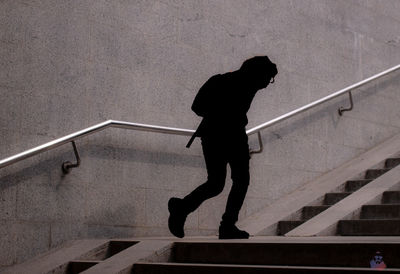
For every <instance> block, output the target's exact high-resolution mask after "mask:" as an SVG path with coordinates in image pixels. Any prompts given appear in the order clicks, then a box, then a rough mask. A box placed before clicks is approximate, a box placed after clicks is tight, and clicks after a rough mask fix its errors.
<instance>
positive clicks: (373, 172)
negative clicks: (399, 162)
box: [365, 168, 390, 180]
mask: <svg viewBox="0 0 400 274" xmlns="http://www.w3.org/2000/svg"><path fill="white" fill-rule="evenodd" d="M389 170H390V168H382V169H368V170H367V172H366V173H365V179H367V180H371V179H372V180H373V179H376V178H378V177H379V176H381V175H382V174H384V173H386V172H388V171H389Z"/></svg>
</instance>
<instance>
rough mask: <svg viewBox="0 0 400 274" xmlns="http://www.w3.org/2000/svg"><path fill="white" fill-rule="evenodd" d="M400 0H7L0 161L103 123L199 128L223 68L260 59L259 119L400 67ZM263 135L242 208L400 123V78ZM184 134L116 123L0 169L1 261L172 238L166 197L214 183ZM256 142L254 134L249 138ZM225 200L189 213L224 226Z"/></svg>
mask: <svg viewBox="0 0 400 274" xmlns="http://www.w3.org/2000/svg"><path fill="white" fill-rule="evenodd" d="M399 18H400V2H399V1H397V0H380V1H378V0H371V1H368V0H357V1H356V0H354V1H350V0H336V1H328V0H321V1H317V0H313V1H312V0H304V1H302V0H296V1H294V0H292V1H289V0H282V1H256V0H251V1H239V0H237V1H234V0H232V1H223V0H221V1H205V0H204V1H196V0H193V1H186V0H185V1H179V0H171V1H168V0H158V1H153V0H149V1H148V0H142V1H133V0H132V1H129V0H114V1H109V0H53V1H50V0H3V1H0V30H1V31H0V66H1V69H0V94H1V100H0V128H1V129H0V136H1V138H0V158H5V157H8V156H11V155H13V154H16V153H19V152H21V151H23V150H25V149H29V148H31V147H33V146H36V145H40V144H42V143H44V142H47V141H50V140H52V139H54V138H57V137H61V136H63V135H66V134H68V133H71V132H74V131H77V130H80V129H83V128H85V127H88V126H91V125H93V124H96V123H99V122H102V121H104V120H107V119H114V120H125V121H131V122H139V123H149V124H157V125H164V126H175V127H182V128H195V127H196V125H197V124H198V123H199V121H200V119H199V118H198V117H196V116H195V115H194V113H192V112H191V110H190V106H191V103H192V100H193V98H194V96H195V94H196V92H197V90H198V88H199V87H200V86H201V85H202V83H204V81H206V80H207V79H208V78H209V77H210V76H212V75H213V74H216V73H223V72H226V71H232V70H235V69H237V68H239V66H240V65H241V63H242V62H243V61H244V60H245V59H246V58H249V57H252V56H254V55H264V54H267V55H269V56H270V58H271V60H273V61H274V62H276V63H277V64H278V68H279V75H278V76H277V77H276V83H275V84H273V85H271V86H270V87H268V88H267V89H266V90H265V91H262V92H260V93H259V94H257V96H256V98H255V101H254V103H253V105H252V109H251V111H250V113H249V120H250V123H249V128H250V127H252V126H255V125H258V124H259V123H261V122H265V121H267V120H269V119H271V118H274V117H276V116H278V115H280V114H283V113H286V112H287V111H290V110H292V109H294V108H296V107H299V106H302V105H303V104H305V103H308V102H311V101H312V100H315V99H319V98H321V97H323V96H325V95H328V94H330V93H332V92H334V91H336V90H338V89H340V88H343V87H346V86H348V85H350V84H352V83H354V82H356V81H358V80H361V79H363V78H365V77H367V76H370V75H372V74H375V73H377V72H380V71H382V70H384V69H386V68H389V67H391V66H394V65H397V64H398V63H400V20H399ZM399 74H400V73H395V74H393V75H391V76H389V77H385V78H384V79H382V80H380V81H376V82H374V83H373V84H371V85H368V86H367V87H365V88H362V89H360V90H358V91H356V92H355V93H354V101H355V109H354V111H352V112H349V113H346V114H345V115H344V116H343V117H339V116H338V115H337V111H336V110H337V108H338V107H339V106H341V105H347V104H348V101H347V97H346V96H344V97H341V98H338V99H336V100H334V101H332V102H331V103H327V104H324V105H322V106H320V107H318V108H316V109H314V110H312V111H309V112H307V113H304V114H303V115H301V116H299V117H297V118H293V119H291V120H289V121H287V122H284V123H282V124H280V125H277V126H274V127H273V128H270V129H268V130H265V131H264V132H263V135H262V136H263V140H264V143H265V151H264V153H263V154H259V155H254V156H253V158H252V160H251V173H252V180H251V186H250V189H249V192H248V196H247V199H246V202H245V205H244V207H243V209H242V212H241V218H244V217H246V216H250V215H252V214H253V213H254V212H256V211H257V210H259V209H261V208H263V207H265V206H267V205H269V204H271V203H273V202H274V200H276V199H279V198H280V197H282V196H283V195H285V194H287V193H290V192H292V191H294V190H295V189H297V188H299V187H301V186H302V185H304V184H305V183H306V182H307V181H309V180H312V179H313V178H315V177H317V176H319V175H320V174H322V173H324V172H326V171H328V170H331V169H333V168H335V167H336V166H338V165H340V164H341V163H343V162H345V161H347V160H349V159H351V158H353V157H354V156H356V155H359V154H360V153H362V152H363V151H365V150H367V149H369V148H371V147H373V146H374V145H376V144H377V143H379V142H381V141H383V140H384V139H386V138H388V137H390V136H392V135H394V134H396V133H398V132H399V131H400V119H399V118H400V112H399V111H398V105H399V103H400V93H399V91H398V88H399V81H400V80H399V76H400V75H399ZM187 141H188V138H185V137H179V136H166V135H157V134H152V133H143V132H133V131H128V130H123V129H108V130H107V131H104V132H101V133H98V134H97V135H93V136H90V137H88V138H85V139H82V140H79V141H77V146H78V149H79V151H80V154H81V158H82V164H81V167H79V168H78V169H76V170H73V171H72V172H71V174H69V175H67V176H63V175H62V173H61V169H60V166H61V163H62V162H63V161H65V160H73V159H74V156H73V152H72V147H71V146H70V145H65V146H63V147H60V148H57V149H55V150H53V151H50V152H46V153H44V154H42V155H40V156H35V157H34V158H31V159H28V160H25V161H24V162H20V163H18V164H15V165H13V166H10V167H7V168H4V169H2V170H0V182H1V183H0V220H1V222H0V235H1V238H0V265H1V266H7V265H12V264H14V263H18V262H21V261H24V260H26V259H28V258H30V257H32V256H34V255H36V254H38V253H41V252H44V251H46V250H48V249H49V248H53V247H56V246H58V245H60V244H61V243H63V242H64V241H66V240H70V239H76V238H92V237H129V236H154V235H169V233H168V230H167V226H166V223H167V217H168V213H167V207H166V205H167V200H168V199H169V197H171V196H173V195H174V196H179V197H182V196H184V195H185V194H187V193H188V192H189V191H191V190H192V189H193V188H195V187H196V186H197V185H199V184H200V183H202V182H203V181H204V180H205V178H206V172H205V169H204V163H203V158H202V154H201V146H200V144H199V142H198V141H196V142H195V143H194V145H193V146H192V148H191V149H190V150H188V149H186V148H185V144H186V142H187ZM250 144H251V146H252V147H256V146H257V141H256V136H252V137H251V138H250ZM229 187H230V181H229V180H227V186H226V188H225V190H224V192H223V195H221V196H219V197H218V198H214V199H212V200H210V201H207V202H206V203H205V204H204V205H202V206H201V207H200V209H199V210H198V211H197V212H195V213H193V214H192V215H190V217H189V218H188V222H187V226H186V227H187V234H188V235H204V234H206V235H207V234H215V232H216V229H217V227H218V223H219V218H220V216H221V214H222V212H223V210H224V205H225V201H226V196H227V194H228V191H229Z"/></svg>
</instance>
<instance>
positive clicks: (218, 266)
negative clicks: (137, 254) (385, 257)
mask: <svg viewBox="0 0 400 274" xmlns="http://www.w3.org/2000/svg"><path fill="white" fill-rule="evenodd" d="M139 267H163V268H174V269H177V268H184V269H187V270H189V269H191V270H194V269H193V268H194V267H195V268H200V269H199V271H207V269H209V270H218V269H221V270H222V269H229V270H231V271H232V270H235V273H242V272H240V271H243V270H250V269H253V270H260V272H259V273H264V272H261V271H265V270H268V269H270V270H290V271H295V270H306V271H310V272H315V273H319V272H320V271H329V273H331V272H338V273H339V272H355V273H360V272H361V273H363V272H370V271H371V268H369V267H323V266H287V265H243V264H201V263H159V262H158V263H152V262H139V263H135V264H134V266H133V269H134V270H135V268H136V269H137V268H139ZM385 271H387V272H395V273H400V268H390V269H386V270H385ZM304 273H306V272H304Z"/></svg>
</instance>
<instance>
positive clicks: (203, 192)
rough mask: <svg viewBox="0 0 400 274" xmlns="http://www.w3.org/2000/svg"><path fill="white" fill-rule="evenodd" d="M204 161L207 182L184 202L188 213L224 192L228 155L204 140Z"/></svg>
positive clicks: (213, 143)
mask: <svg viewBox="0 0 400 274" xmlns="http://www.w3.org/2000/svg"><path fill="white" fill-rule="evenodd" d="M202 147H203V154H204V160H205V163H206V168H207V182H205V183H204V184H202V185H200V186H198V187H197V188H196V189H195V190H193V191H192V192H191V193H190V194H188V195H187V196H186V197H185V198H183V202H184V205H185V208H186V209H187V211H188V213H190V212H193V211H195V210H196V209H197V208H198V207H199V206H200V205H201V204H202V203H203V202H204V201H205V200H208V199H210V198H212V197H215V196H217V195H218V194H220V193H221V192H222V191H223V190H224V186H225V178H226V165H227V160H226V159H227V155H225V153H224V151H223V150H222V149H221V146H219V147H218V145H217V144H216V143H215V142H213V141H209V140H207V139H206V140H204V139H203V140H202Z"/></svg>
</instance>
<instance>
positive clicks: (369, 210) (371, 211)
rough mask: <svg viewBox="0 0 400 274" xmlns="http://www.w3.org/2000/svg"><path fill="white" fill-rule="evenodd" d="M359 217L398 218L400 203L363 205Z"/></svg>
mask: <svg viewBox="0 0 400 274" xmlns="http://www.w3.org/2000/svg"><path fill="white" fill-rule="evenodd" d="M361 219H400V205H370V206H363V207H362V210H361Z"/></svg>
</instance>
